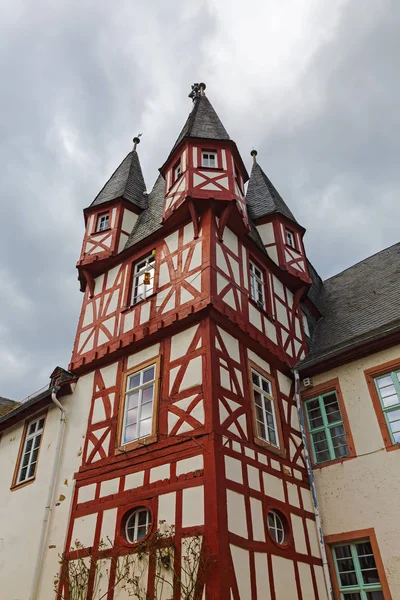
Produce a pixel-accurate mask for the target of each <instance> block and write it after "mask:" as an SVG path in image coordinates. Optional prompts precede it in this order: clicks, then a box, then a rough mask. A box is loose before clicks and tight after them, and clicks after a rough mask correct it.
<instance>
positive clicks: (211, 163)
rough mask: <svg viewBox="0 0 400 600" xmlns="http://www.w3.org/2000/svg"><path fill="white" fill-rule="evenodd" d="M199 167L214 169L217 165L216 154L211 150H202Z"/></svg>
mask: <svg viewBox="0 0 400 600" xmlns="http://www.w3.org/2000/svg"><path fill="white" fill-rule="evenodd" d="M201 166H202V167H208V168H210V169H215V168H216V167H217V166H218V164H217V153H216V152H215V151H211V150H203V151H202V153H201Z"/></svg>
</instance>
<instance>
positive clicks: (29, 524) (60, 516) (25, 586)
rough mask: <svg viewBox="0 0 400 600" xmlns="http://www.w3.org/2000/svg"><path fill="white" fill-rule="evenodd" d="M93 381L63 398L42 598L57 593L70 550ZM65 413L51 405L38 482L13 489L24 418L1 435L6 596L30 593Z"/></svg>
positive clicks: (0, 576)
mask: <svg viewBox="0 0 400 600" xmlns="http://www.w3.org/2000/svg"><path fill="white" fill-rule="evenodd" d="M92 386H93V376H92V374H89V375H86V376H84V377H82V378H81V379H80V380H79V381H78V383H77V386H76V389H75V392H74V394H73V395H71V396H66V397H63V398H61V403H62V404H63V406H65V409H66V414H67V426H66V432H65V438H64V452H63V455H62V460H61V465H60V471H59V476H58V479H57V487H56V499H57V506H55V508H54V513H53V515H52V519H51V523H50V535H49V538H48V541H47V544H46V554H45V561H44V566H43V574H42V585H41V587H40V590H39V598H40V600H50V599H51V600H53V599H54V593H53V590H52V582H53V579H54V576H55V575H56V574H57V572H58V569H59V565H58V560H59V558H58V554H61V553H62V552H63V550H64V543H65V536H66V532H67V525H68V519H69V512H70V505H71V498H72V494H73V490H74V480H73V475H74V473H75V472H76V471H77V470H78V468H79V466H80V464H81V452H82V446H83V442H84V435H85V433H86V427H87V419H88V413H89V408H90V403H91V398H92ZM59 418H60V415H59V410H58V409H56V408H53V407H50V408H49V410H48V414H47V419H46V425H45V429H44V433H43V437H42V441H41V448H40V453H39V461H38V466H37V470H36V479H35V480H34V482H33V483H30V484H28V485H25V486H24V487H20V488H17V489H15V490H14V491H11V490H10V485H11V482H12V477H13V472H14V467H15V463H16V460H17V455H18V450H19V445H20V441H21V436H22V431H23V423H21V424H18V425H16V426H14V427H12V428H10V429H9V430H7V431H5V432H4V433H3V436H2V438H1V441H0V464H1V469H0V477H1V485H0V506H1V511H0V590H1V591H0V597H1V598H2V599H3V598H4V600H28V598H29V592H30V588H31V584H32V580H33V570H34V566H35V562H36V555H37V552H38V544H39V537H40V531H41V524H42V519H43V516H44V508H45V503H46V499H47V494H48V486H49V480H50V476H51V471H52V468H53V460H54V450H55V445H56V439H57V435H58V427H59ZM50 547H51V548H50ZM50 582H51V583H50Z"/></svg>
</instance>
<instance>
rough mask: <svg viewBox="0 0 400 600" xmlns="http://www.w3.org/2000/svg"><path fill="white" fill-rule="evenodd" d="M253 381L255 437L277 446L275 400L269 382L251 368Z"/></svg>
mask: <svg viewBox="0 0 400 600" xmlns="http://www.w3.org/2000/svg"><path fill="white" fill-rule="evenodd" d="M251 378H252V383H253V400H254V414H255V423H256V433H257V437H258V438H259V439H260V440H263V441H264V442H268V443H269V444H272V445H273V446H276V447H279V440H278V428H277V423H276V415H275V402H274V397H273V395H272V384H271V382H270V381H269V380H268V379H266V378H265V377H263V376H262V375H260V373H258V372H257V371H255V370H254V369H251Z"/></svg>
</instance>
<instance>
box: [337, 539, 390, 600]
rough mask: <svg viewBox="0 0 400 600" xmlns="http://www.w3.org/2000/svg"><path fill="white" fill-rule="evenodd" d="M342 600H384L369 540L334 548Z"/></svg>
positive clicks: (339, 545)
mask: <svg viewBox="0 0 400 600" xmlns="http://www.w3.org/2000/svg"><path fill="white" fill-rule="evenodd" d="M332 554H333V559H334V563H335V571H336V577H337V581H338V585H339V591H340V599H341V600H384V595H383V592H382V585H381V582H380V579H379V573H378V569H377V567H376V563H375V557H374V553H373V550H372V546H371V542H370V541H369V539H366V540H362V541H357V542H352V543H347V544H337V545H334V546H332Z"/></svg>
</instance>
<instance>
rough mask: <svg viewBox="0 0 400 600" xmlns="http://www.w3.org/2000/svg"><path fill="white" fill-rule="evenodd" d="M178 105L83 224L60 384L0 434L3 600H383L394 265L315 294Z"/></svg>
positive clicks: (318, 284)
mask: <svg viewBox="0 0 400 600" xmlns="http://www.w3.org/2000/svg"><path fill="white" fill-rule="evenodd" d="M191 98H192V101H193V108H192V111H191V113H190V115H189V117H188V119H187V121H186V123H185V124H184V127H183V129H182V131H181V133H180V135H179V136H178V139H177V141H176V143H175V144H174V145H173V147H172V149H171V150H170V152H169V154H168V156H167V158H166V160H165V162H164V164H163V165H162V166H161V168H160V173H159V176H158V178H157V180H156V182H155V184H154V186H153V188H152V190H151V191H148V190H147V187H146V184H145V182H144V178H143V174H142V170H141V166H140V161H139V155H138V144H139V142H140V140H139V138H135V139H134V148H133V150H132V151H131V152H130V153H129V154H128V155H127V156H126V158H125V159H124V160H123V161H122V162H121V164H120V165H119V167H118V168H117V169H116V171H115V172H114V174H113V175H112V176H111V178H110V179H109V180H108V181H107V183H106V184H105V186H104V187H103V189H102V190H101V191H100V193H99V194H98V195H97V197H96V198H95V200H94V201H93V202H92V203H91V204H90V206H88V208H86V209H85V211H84V216H85V224H86V230H85V235H84V240H83V245H82V250H81V255H80V258H79V261H78V264H77V268H78V274H79V281H80V285H81V290H82V292H83V294H84V296H83V304H82V311H81V315H80V319H79V323H78V326H77V332H76V338H75V343H74V348H73V352H72V358H71V363H70V365H69V368H68V371H65V370H63V369H60V368H57V369H55V371H54V372H53V373H52V375H51V382H50V386H49V388H48V389H46V390H44V391H42V392H41V393H40V394H39V395H36V396H33V397H32V398H30V399H29V400H28V401H27V402H24V403H21V404H20V405H17V406H16V407H14V408H13V407H11V408H13V410H11V412H8V413H7V414H4V415H3V416H0V431H1V432H2V438H1V441H0V460H1V464H2V465H4V467H3V466H2V485H1V487H0V502H1V506H2V511H1V522H0V589H1V590H2V592H1V593H2V596H1V597H2V598H4V599H5V600H39V599H40V600H48V599H54V598H57V599H64V598H65V599H67V600H78V599H79V600H83V599H84V598H87V599H93V600H94V599H95V600H102V599H107V600H113V599H115V600H125V599H127V598H138V599H139V600H140V599H142V598H143V600H149V599H162V600H171V599H178V598H181V599H186V600H189V599H190V600H197V599H206V600H211V599H212V600H214V599H215V600H217V599H223V600H225V599H226V600H244V599H252V600H264V599H265V600H317V599H318V600H326V599H328V598H329V597H334V598H336V599H337V600H339V599H346V600H381V599H384V600H390V599H393V600H394V599H395V598H397V597H400V547H399V545H398V544H397V543H396V541H397V539H398V537H399V534H400V525H398V524H397V522H398V519H397V518H396V517H397V511H396V508H397V507H396V497H397V495H398V494H397V493H396V492H397V490H398V488H399V483H398V481H399V479H398V466H399V458H398V457H399V455H398V453H397V452H396V451H395V450H397V449H399V448H400V445H399V444H400V353H399V345H398V344H399V339H398V336H399V333H400V309H399V305H398V302H397V297H398V291H399V287H400V278H399V267H398V264H399V262H398V255H399V252H400V245H396V246H393V247H392V248H389V249H387V250H384V251H382V252H380V253H379V254H377V255H375V256H373V257H370V258H369V259H367V260H365V261H363V262H362V263H360V264H358V265H355V266H353V267H351V268H350V269H348V270H346V271H344V272H343V273H341V274H339V275H337V276H335V277H333V278H331V279H329V280H327V281H325V282H323V281H322V280H321V279H320V277H319V276H318V274H317V273H316V271H315V269H314V268H313V267H312V265H311V263H310V262H309V260H308V259H307V256H306V252H305V248H304V244H303V237H304V234H305V229H304V227H302V225H301V224H299V223H298V222H297V220H296V218H295V216H294V215H293V213H292V212H291V210H290V209H289V207H288V206H287V205H286V203H285V202H284V200H283V199H282V197H281V196H280V194H279V193H278V191H277V190H276V188H275V187H274V186H273V184H272V183H271V181H270V180H269V179H268V177H267V175H266V174H265V173H264V171H263V170H262V168H261V166H260V165H259V164H258V162H257V153H256V152H255V151H252V153H251V154H252V167H251V173H250V176H249V175H248V173H247V170H246V166H245V164H244V162H243V159H242V157H241V155H240V153H239V151H238V148H237V146H236V144H235V142H234V141H232V140H231V139H230V137H229V135H228V133H227V131H226V129H225V127H224V125H223V124H222V122H221V121H220V119H219V117H218V115H217V114H216V112H215V110H214V108H213V107H212V105H211V103H210V102H209V100H208V98H207V96H206V94H205V85H204V84H195V85H194V86H192V92H191ZM317 500H318V502H317ZM321 523H322V530H321ZM22 573H23V577H21V574H22ZM331 594H333V596H331Z"/></svg>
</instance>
